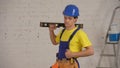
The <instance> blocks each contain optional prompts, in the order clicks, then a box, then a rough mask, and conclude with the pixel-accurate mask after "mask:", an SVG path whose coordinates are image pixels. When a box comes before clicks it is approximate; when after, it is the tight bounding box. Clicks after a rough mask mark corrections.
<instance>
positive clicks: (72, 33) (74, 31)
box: [60, 26, 80, 42]
mask: <svg viewBox="0 0 120 68" xmlns="http://www.w3.org/2000/svg"><path fill="white" fill-rule="evenodd" d="M79 29H80V26H78V28H77V29H76V30H75V31H74V32H73V33H72V35H71V36H70V38H69V40H68V42H70V40H71V39H72V38H73V36H74V35H75V33H76V32H77V31H78V30H79ZM64 31H65V29H63V30H62V33H61V35H60V39H61V37H62V34H63V32H64Z"/></svg>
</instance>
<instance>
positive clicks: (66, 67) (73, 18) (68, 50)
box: [49, 4, 94, 68]
mask: <svg viewBox="0 0 120 68" xmlns="http://www.w3.org/2000/svg"><path fill="white" fill-rule="evenodd" d="M63 15H64V25H65V29H63V30H61V31H60V32H59V33H58V34H56V35H55V33H54V30H55V29H56V26H55V25H54V24H50V26H49V32H50V39H51V42H52V43H53V44H54V45H57V44H59V50H58V54H57V58H58V60H57V62H58V67H59V68H80V64H79V63H78V61H77V58H79V57H86V56H90V55H93V54H94V50H93V47H92V43H91V42H90V40H89V39H88V36H87V34H86V33H85V32H84V31H83V30H82V29H80V27H79V26H75V23H76V22H77V19H78V16H79V9H78V7H77V6H76V5H73V4H69V5H67V6H66V7H65V9H64V11H63ZM83 48H84V49H83Z"/></svg>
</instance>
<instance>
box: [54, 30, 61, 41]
mask: <svg viewBox="0 0 120 68" xmlns="http://www.w3.org/2000/svg"><path fill="white" fill-rule="evenodd" d="M61 33H62V30H61V31H60V32H59V33H58V34H57V35H56V38H55V41H56V42H57V43H59V42H60V35H61Z"/></svg>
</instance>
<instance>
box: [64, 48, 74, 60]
mask: <svg viewBox="0 0 120 68" xmlns="http://www.w3.org/2000/svg"><path fill="white" fill-rule="evenodd" d="M65 56H66V58H73V52H71V51H70V50H69V49H67V50H66V52H65Z"/></svg>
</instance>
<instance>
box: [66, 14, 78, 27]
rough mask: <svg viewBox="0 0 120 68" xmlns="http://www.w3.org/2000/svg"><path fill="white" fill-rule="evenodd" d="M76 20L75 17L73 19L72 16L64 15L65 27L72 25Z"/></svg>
mask: <svg viewBox="0 0 120 68" xmlns="http://www.w3.org/2000/svg"><path fill="white" fill-rule="evenodd" d="M76 21H77V19H75V18H74V17H71V16H64V24H65V27H71V26H74V24H75V22H76Z"/></svg>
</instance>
